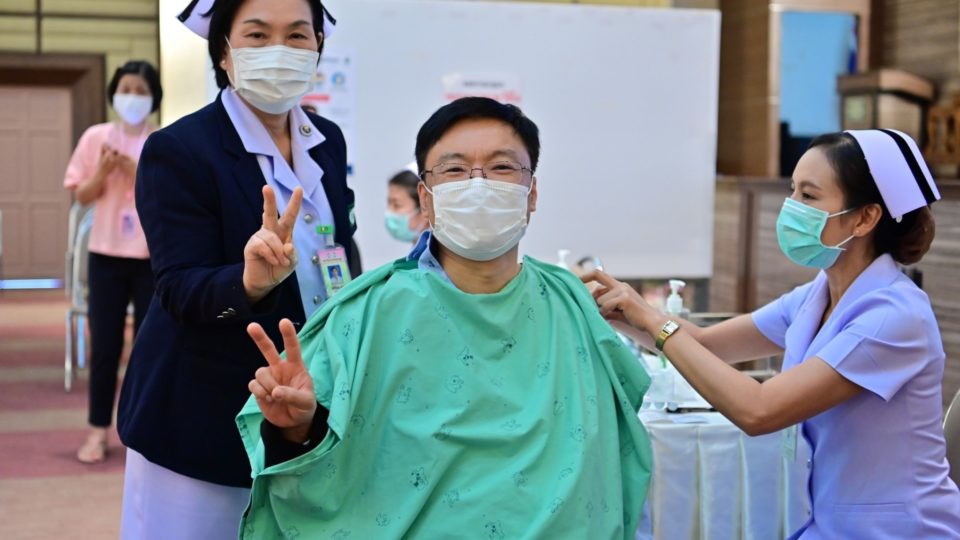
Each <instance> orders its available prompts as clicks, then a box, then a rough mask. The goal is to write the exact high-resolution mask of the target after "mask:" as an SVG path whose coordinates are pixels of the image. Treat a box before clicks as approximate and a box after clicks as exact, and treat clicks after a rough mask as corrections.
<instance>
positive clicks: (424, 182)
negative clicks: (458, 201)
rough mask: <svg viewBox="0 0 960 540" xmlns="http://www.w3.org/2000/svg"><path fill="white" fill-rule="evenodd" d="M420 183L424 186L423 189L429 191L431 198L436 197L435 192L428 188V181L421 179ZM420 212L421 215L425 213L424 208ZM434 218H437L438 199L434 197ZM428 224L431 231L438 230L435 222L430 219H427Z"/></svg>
mask: <svg viewBox="0 0 960 540" xmlns="http://www.w3.org/2000/svg"><path fill="white" fill-rule="evenodd" d="M420 183H421V184H423V189H425V190H427V193H429V194H430V196H431V197H434V195H433V190H432V189H430V188H429V187H427V181H426V180H424V179H422V178H421V179H420ZM418 212H421V213H422V212H423V208H420V209H419V210H418ZM433 218H434V219H436V218H437V200H436V197H434V200H433ZM427 223H429V224H430V228H431V229H434V230H435V229H436V228H437V225H436V223H434V222H433V221H430V218H427Z"/></svg>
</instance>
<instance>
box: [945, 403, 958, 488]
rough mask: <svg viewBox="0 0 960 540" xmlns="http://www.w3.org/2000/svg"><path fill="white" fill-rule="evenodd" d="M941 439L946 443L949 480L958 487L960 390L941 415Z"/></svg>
mask: <svg viewBox="0 0 960 540" xmlns="http://www.w3.org/2000/svg"><path fill="white" fill-rule="evenodd" d="M943 438H944V439H946V441H947V463H949V464H950V478H952V479H953V483H954V484H957V485H958V486H960V390H958V391H957V394H956V395H955V396H953V401H951V402H950V406H949V407H947V414H945V415H943Z"/></svg>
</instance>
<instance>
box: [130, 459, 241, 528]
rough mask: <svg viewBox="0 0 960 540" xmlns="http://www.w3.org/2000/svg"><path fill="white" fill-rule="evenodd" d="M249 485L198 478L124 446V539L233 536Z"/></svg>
mask: <svg viewBox="0 0 960 540" xmlns="http://www.w3.org/2000/svg"><path fill="white" fill-rule="evenodd" d="M249 499H250V490H249V489H245V488H236V487H228V486H221V485H219V484H212V483H210V482H204V481H203V480H196V479H194V478H190V477H188V476H183V475H182V474H178V473H175V472H173V471H171V470H170V469H166V468H164V467H161V466H159V465H155V464H153V463H151V462H149V461H147V459H146V458H145V457H143V456H142V455H141V454H140V453H138V452H136V451H134V450H131V449H129V448H128V449H127V467H126V472H125V474H124V479H123V514H122V516H121V518H120V538H121V539H122V540H154V539H156V540H169V539H171V538H176V539H178V540H220V539H221V538H222V539H224V540H226V539H230V540H236V538H237V537H238V536H239V533H240V518H241V517H242V516H243V512H244V510H246V508H247V502H248V501H249Z"/></svg>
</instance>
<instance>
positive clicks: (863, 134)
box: [846, 129, 940, 221]
mask: <svg viewBox="0 0 960 540" xmlns="http://www.w3.org/2000/svg"><path fill="white" fill-rule="evenodd" d="M846 133H848V134H850V136H851V137H853V138H854V139H856V141H857V144H859V145H860V149H861V150H863V155H864V157H866V158H867V166H868V167H869V168H870V174H871V175H872V176H873V181H874V183H876V185H877V189H878V190H879V191H880V196H881V197H883V204H884V205H885V206H886V207H887V211H888V212H890V216H891V217H892V218H893V219H895V220H897V221H900V219H901V218H902V217H903V215H904V214H906V213H909V212H912V211H914V210H916V209H917V208H922V207H924V206H927V205H930V204H932V203H933V202H935V201H939V200H940V191H939V190H938V189H937V185H936V184H934V183H933V176H932V175H931V174H930V169H929V168H927V164H926V162H924V160H923V154H921V153H920V148H919V147H918V146H917V143H916V142H914V140H913V139H912V138H911V137H910V136H909V135H907V134H906V133H903V132H900V131H896V130H893V129H865V130H848V131H847V132H846Z"/></svg>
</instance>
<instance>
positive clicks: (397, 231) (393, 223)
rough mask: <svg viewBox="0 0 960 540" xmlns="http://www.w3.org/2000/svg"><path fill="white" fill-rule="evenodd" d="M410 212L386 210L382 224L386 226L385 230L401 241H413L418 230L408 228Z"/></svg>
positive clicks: (418, 233)
mask: <svg viewBox="0 0 960 540" xmlns="http://www.w3.org/2000/svg"><path fill="white" fill-rule="evenodd" d="M411 217H412V214H397V213H395V212H390V211H389V210H388V211H387V212H386V214H385V215H384V218H383V222H384V225H386V226H387V232H389V233H390V236H392V237H394V238H395V239H397V240H399V241H401V242H413V241H414V240H415V239H416V238H417V237H418V236H420V231H417V230H414V229H411V228H410V218H411Z"/></svg>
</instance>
